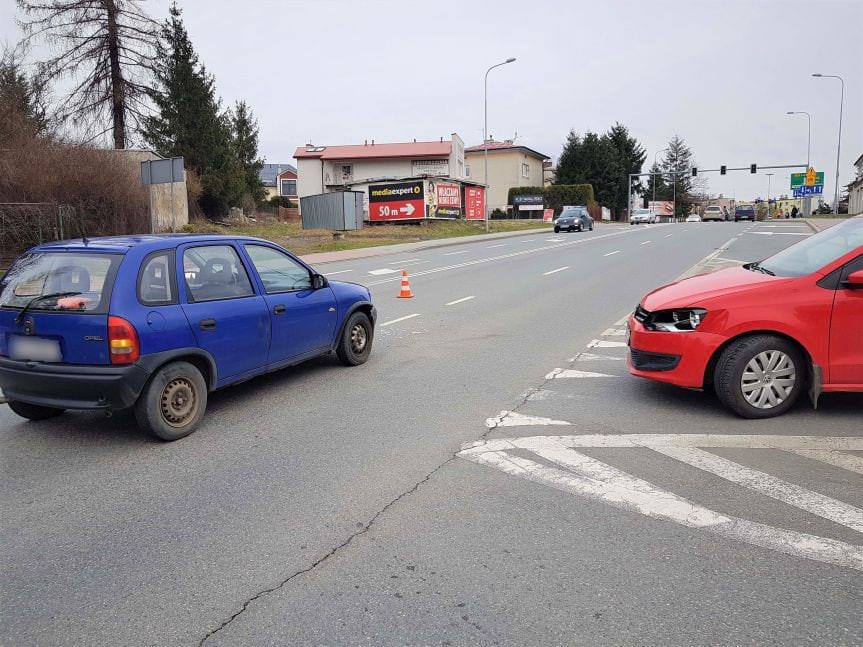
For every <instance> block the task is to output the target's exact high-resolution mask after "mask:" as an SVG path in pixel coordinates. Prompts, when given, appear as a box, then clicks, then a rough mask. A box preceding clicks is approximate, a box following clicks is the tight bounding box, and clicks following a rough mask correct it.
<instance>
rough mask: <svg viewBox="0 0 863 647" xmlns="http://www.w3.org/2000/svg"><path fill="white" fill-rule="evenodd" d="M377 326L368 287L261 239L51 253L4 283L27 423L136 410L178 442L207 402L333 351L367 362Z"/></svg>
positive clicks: (145, 424)
mask: <svg viewBox="0 0 863 647" xmlns="http://www.w3.org/2000/svg"><path fill="white" fill-rule="evenodd" d="M375 318H376V312H375V308H374V306H373V305H372V301H371V295H370V294H369V291H368V290H367V289H366V288H365V287H363V286H360V285H356V284H353V283H343V282H336V281H328V280H327V279H326V277H324V276H322V275H321V274H319V273H318V272H316V271H315V270H314V269H313V268H312V267H310V266H308V265H306V264H305V263H303V262H302V261H301V260H299V259H298V258H297V257H296V256H293V255H292V254H290V253H288V252H287V251H285V250H284V249H282V248H281V247H279V246H278V245H275V244H274V243H271V242H269V241H266V240H261V239H258V238H245V237H226V236H205V235H165V236H156V235H154V236H128V237H105V238H93V239H90V240H86V239H82V240H75V241H60V242H55V243H48V244H43V245H40V246H38V247H35V248H33V249H31V250H30V251H28V252H27V253H26V254H24V255H23V256H21V257H20V258H19V259H18V260H16V261H15V263H14V264H13V265H12V267H11V268H10V269H9V271H8V272H7V273H6V274H5V275H4V276H3V279H2V281H0V388H2V389H3V392H4V394H5V396H6V398H7V399H8V404H9V406H10V407H11V408H12V410H13V411H14V412H15V413H17V414H18V415H20V416H23V417H25V418H29V419H30V420H43V419H46V418H51V417H53V416H56V415H59V414H61V413H63V411H64V410H66V409H101V410H104V411H106V412H108V413H110V412H112V411H114V410H119V409H126V408H129V407H134V411H135V416H136V419H137V421H138V424H139V425H140V426H141V427H142V428H143V429H145V430H146V431H148V432H150V433H151V434H153V435H154V436H156V437H157V438H160V439H162V440H176V439H178V438H182V437H183V436H186V435H188V434H190V433H192V431H194V430H195V427H196V426H197V425H198V423H199V422H200V420H201V418H202V416H203V415H204V411H205V409H206V406H207V394H208V392H209V391H212V390H214V389H219V388H222V387H225V386H228V385H231V384H236V383H237V382H242V381H244V380H247V379H249V378H251V377H254V376H255V375H259V374H261V373H265V372H269V371H274V370H277V369H280V368H283V367H286V366H291V365H294V364H298V363H299V362H302V361H304V360H307V359H310V358H312V357H316V356H319V355H324V354H327V353H331V352H335V353H336V354H337V356H338V358H339V360H341V362H342V363H343V364H346V365H348V366H356V365H359V364H362V363H364V362H365V361H366V360H367V359H368V357H369V353H370V352H371V347H372V339H373V337H374V325H375Z"/></svg>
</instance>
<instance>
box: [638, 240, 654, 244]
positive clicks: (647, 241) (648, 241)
mask: <svg viewBox="0 0 863 647" xmlns="http://www.w3.org/2000/svg"><path fill="white" fill-rule="evenodd" d="M652 242H653V241H652V240H645V241H644V242H643V243H641V244H642V245H649V244H650V243H652Z"/></svg>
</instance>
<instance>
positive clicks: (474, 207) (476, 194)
mask: <svg viewBox="0 0 863 647" xmlns="http://www.w3.org/2000/svg"><path fill="white" fill-rule="evenodd" d="M464 202H465V218H466V219H468V220H485V189H484V188H483V187H481V186H469V187H465V190H464Z"/></svg>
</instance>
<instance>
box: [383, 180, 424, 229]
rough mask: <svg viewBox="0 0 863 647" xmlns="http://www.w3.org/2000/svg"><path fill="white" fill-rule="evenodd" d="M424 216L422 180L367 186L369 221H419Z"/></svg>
mask: <svg viewBox="0 0 863 647" xmlns="http://www.w3.org/2000/svg"><path fill="white" fill-rule="evenodd" d="M425 215H426V214H425V193H424V191H423V182H422V180H419V181H416V182H398V183H394V184H372V185H371V186H369V220H372V221H381V220H420V219H422V218H425Z"/></svg>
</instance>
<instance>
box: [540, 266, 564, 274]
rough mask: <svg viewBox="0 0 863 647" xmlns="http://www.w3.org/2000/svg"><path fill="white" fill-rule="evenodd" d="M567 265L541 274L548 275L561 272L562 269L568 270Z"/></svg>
mask: <svg viewBox="0 0 863 647" xmlns="http://www.w3.org/2000/svg"><path fill="white" fill-rule="evenodd" d="M568 269H569V265H564V266H563V267H558V268H557V269H556V270H551V271H549V272H543V273H542V275H543V276H548V275H549V274H557V273H558V272H563V271H564V270H568Z"/></svg>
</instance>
